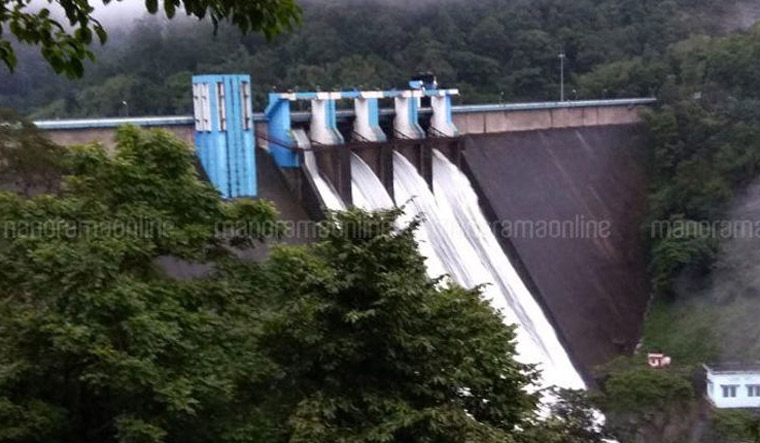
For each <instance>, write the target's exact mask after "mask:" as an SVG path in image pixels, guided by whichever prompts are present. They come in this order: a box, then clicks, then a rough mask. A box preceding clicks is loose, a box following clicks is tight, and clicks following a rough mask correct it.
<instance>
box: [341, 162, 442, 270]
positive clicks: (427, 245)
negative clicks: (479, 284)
mask: <svg viewBox="0 0 760 443" xmlns="http://www.w3.org/2000/svg"><path fill="white" fill-rule="evenodd" d="M351 186H352V187H351V194H352V197H353V199H354V205H356V206H357V207H359V208H362V209H365V210H369V211H375V210H378V209H389V208H392V207H394V203H393V199H392V198H391V196H390V194H388V191H387V190H386V189H385V186H383V184H382V183H381V182H380V180H379V179H378V178H377V176H376V175H375V173H374V172H373V171H372V169H371V168H370V167H369V165H367V163H365V162H364V160H362V159H361V157H359V156H358V155H356V154H351ZM401 203H402V204H403V203H404V202H401ZM413 217H414V215H413V214H410V213H409V211H405V212H404V214H403V215H402V216H401V217H400V219H399V220H398V223H399V225H400V226H407V225H408V224H409V223H410V222H411V221H412V219H413ZM414 235H415V238H416V240H417V245H418V248H419V251H420V254H421V255H422V256H423V257H425V265H426V267H427V272H428V275H429V276H430V277H431V278H436V277H440V276H441V275H443V274H446V272H447V271H446V269H445V268H444V267H443V264H442V263H441V259H440V258H439V257H438V254H437V253H436V251H435V250H434V249H433V247H432V244H431V242H430V239H429V238H428V235H427V232H426V231H425V230H423V229H418V230H417V232H415V234H414Z"/></svg>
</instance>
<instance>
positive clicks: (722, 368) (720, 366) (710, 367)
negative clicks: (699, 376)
mask: <svg viewBox="0 0 760 443" xmlns="http://www.w3.org/2000/svg"><path fill="white" fill-rule="evenodd" d="M705 369H707V371H708V372H712V373H714V374H735V373H760V362H755V363H739V362H728V363H715V364H706V365H705Z"/></svg>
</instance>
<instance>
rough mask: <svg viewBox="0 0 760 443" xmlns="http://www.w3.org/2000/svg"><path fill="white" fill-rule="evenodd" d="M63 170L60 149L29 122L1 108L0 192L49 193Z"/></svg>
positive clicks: (61, 150)
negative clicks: (0, 190) (1, 190)
mask: <svg viewBox="0 0 760 443" xmlns="http://www.w3.org/2000/svg"><path fill="white" fill-rule="evenodd" d="M62 171H63V149H62V148H61V147H60V146H57V145H55V144H54V143H52V142H51V141H50V140H48V139H47V138H46V137H45V136H44V135H43V134H42V133H41V132H40V131H39V130H38V129H37V127H35V126H34V125H33V124H32V123H31V122H29V121H26V120H24V119H22V118H20V117H19V116H18V115H17V114H16V113H14V112H12V111H9V110H4V109H0V189H5V190H10V191H16V192H21V193H23V194H25V195H29V194H30V193H32V192H48V193H49V192H52V191H53V190H55V189H56V188H57V186H58V183H59V182H60V179H61V173H62Z"/></svg>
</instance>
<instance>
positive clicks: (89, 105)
mask: <svg viewBox="0 0 760 443" xmlns="http://www.w3.org/2000/svg"><path fill="white" fill-rule="evenodd" d="M730 3H732V2H730V1H729V2H712V1H707V0H667V1H661V0H657V1H654V0H624V1H623V0H573V1H567V0H530V1H528V0H489V1H477V2H464V1H456V0H454V1H444V2H436V3H435V6H432V5H429V4H425V3H420V4H419V5H417V4H406V3H403V4H402V2H383V1H377V2H375V1H350V0H345V1H335V2H320V1H313V2H311V1H310V2H305V4H304V5H303V7H304V17H303V24H302V26H300V27H299V28H298V29H297V30H296V32H294V33H293V34H287V35H283V36H280V37H278V38H276V39H275V40H274V41H273V42H272V43H268V42H267V41H266V40H265V39H264V38H263V37H261V36H257V35H249V36H241V34H240V32H239V31H237V30H236V29H235V28H232V27H230V26H226V25H225V24H224V23H222V25H221V27H220V29H219V30H218V34H217V35H216V36H214V35H213V27H212V25H211V24H210V23H205V24H204V23H198V22H196V21H194V20H179V19H175V20H173V21H171V22H165V21H162V20H160V19H143V20H141V21H139V22H138V23H137V24H135V25H134V27H129V26H127V27H124V28H123V29H121V30H119V29H115V30H113V31H112V32H111V34H112V38H111V39H110V40H109V42H108V43H107V44H106V46H105V47H103V48H102V49H99V50H96V51H95V52H96V54H97V61H96V63H94V64H87V66H86V75H85V76H84V78H83V79H82V80H79V81H76V82H70V81H68V80H66V79H61V78H57V77H56V76H55V75H54V74H53V71H52V70H51V69H49V68H48V67H47V66H46V63H45V62H44V61H43V60H41V59H40V57H39V56H38V55H37V49H36V48H31V49H29V48H24V47H22V46H19V47H18V58H19V63H18V66H17V70H16V74H8V73H4V72H0V107H2V106H5V107H12V108H15V109H16V110H18V111H19V112H22V113H23V114H25V115H32V116H34V117H35V118H59V117H77V116H97V117H106V116H117V115H124V114H126V113H129V114H130V115H151V114H152V115H167V114H188V113H190V112H191V97H190V92H189V88H188V87H187V85H188V84H189V81H190V76H191V74H192V73H200V72H212V73H214V72H242V73H248V74H251V76H252V79H253V82H254V85H255V87H254V93H255V97H254V98H255V104H256V109H263V108H264V106H265V105H266V102H265V101H266V94H267V93H268V92H269V91H270V90H271V89H272V88H278V89H279V90H287V89H293V88H300V89H301V90H307V89H309V90H313V89H317V88H322V89H345V88H354V87H365V88H389V87H401V86H404V85H405V82H406V80H407V79H408V78H409V77H410V75H412V74H414V73H416V72H417V71H421V70H422V71H433V72H435V73H436V74H437V75H438V77H439V79H440V81H441V82H442V84H445V85H449V86H452V87H458V88H460V89H461V91H462V99H463V100H464V101H466V102H468V103H477V102H480V103H482V102H489V103H494V102H499V101H517V100H557V99H558V98H559V82H560V75H559V74H560V73H559V59H558V55H559V54H560V53H562V52H564V53H565V54H566V55H567V59H566V63H567V66H566V68H567V70H566V72H567V75H568V78H567V80H568V88H567V91H568V97H570V98H576V97H577V98H601V97H620V96H631V95H634V96H642V95H650V94H654V93H656V92H658V91H657V86H658V85H657V84H656V83H655V82H652V81H639V79H640V77H648V76H649V75H650V74H648V70H650V68H648V67H647V63H648V61H649V60H651V59H653V58H654V57H657V56H658V55H660V54H662V53H663V52H664V51H665V50H666V49H667V47H668V45H670V44H671V43H674V42H676V41H678V40H680V39H683V38H686V37H688V36H689V35H690V34H692V33H699V32H706V31H710V30H714V29H715V28H717V23H716V21H715V20H714V17H715V16H716V15H719V13H720V11H721V10H722V9H724V8H727V7H728V6H729V5H730ZM630 60H634V62H630ZM610 62H620V63H622V64H623V66H622V67H618V68H614V69H611V70H609V71H608V72H606V73H605V72H602V74H601V75H604V76H605V77H609V76H617V75H618V74H617V72H618V71H619V70H620V69H628V72H627V74H626V75H629V76H631V77H630V78H626V77H624V76H622V75H621V76H619V81H618V82H617V83H616V84H610V85H609V86H608V87H601V88H598V87H594V85H591V84H588V82H581V81H580V79H579V77H580V76H581V75H583V74H586V73H589V72H591V71H593V70H594V69H595V68H597V67H598V66H600V65H602V64H605V63H610ZM629 63H634V64H638V65H642V66H643V67H642V68H641V69H633V68H628V67H627V64H629ZM638 71H644V72H638ZM123 102H126V103H127V104H126V105H124V104H123Z"/></svg>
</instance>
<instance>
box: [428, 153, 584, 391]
mask: <svg viewBox="0 0 760 443" xmlns="http://www.w3.org/2000/svg"><path fill="white" fill-rule="evenodd" d="M433 189H434V190H435V192H434V194H435V198H436V201H437V202H438V204H439V206H441V207H447V208H450V209H451V210H452V211H453V213H454V217H455V218H456V221H457V223H458V224H459V227H460V228H461V229H462V231H463V232H464V234H465V236H466V238H467V240H468V241H469V242H470V245H471V246H472V247H473V249H474V250H475V253H476V254H477V259H478V260H479V261H480V262H481V263H482V264H483V266H485V267H486V269H487V270H488V271H489V273H490V275H491V277H492V279H493V281H494V282H495V284H496V289H498V292H499V296H500V299H498V300H494V305H496V306H498V305H501V303H502V301H503V302H505V303H506V305H507V306H508V307H509V309H510V310H511V311H512V312H513V314H514V316H515V318H517V323H518V324H519V325H520V330H521V331H524V332H525V335H527V336H529V339H530V341H531V344H532V346H534V347H535V348H537V350H539V351H540V355H537V356H536V357H537V359H538V360H537V361H535V363H538V364H540V367H541V368H542V369H543V371H544V383H546V384H548V385H558V386H562V387H566V388H573V389H582V388H584V387H585V385H584V383H583V380H582V378H581V376H580V374H579V373H578V371H577V370H576V368H575V367H574V366H573V364H572V362H571V360H570V358H569V356H568V354H567V352H566V351H565V349H564V347H563V346H562V344H561V343H560V341H559V339H558V337H557V334H556V332H555V330H554V328H553V327H552V325H551V323H550V322H549V320H548V319H547V317H546V315H545V314H544V312H543V310H542V309H541V307H540V306H539V304H538V302H537V301H536V299H535V297H533V295H532V294H531V293H530V291H529V290H528V288H527V286H526V285H525V283H524V282H523V281H522V278H520V275H519V274H518V273H517V270H516V269H515V267H514V266H513V265H512V263H511V262H510V260H509V258H508V257H507V255H506V254H505V253H504V250H503V249H502V248H501V245H500V244H499V241H498V239H497V238H496V235H495V234H494V232H493V229H492V227H491V225H490V224H489V223H488V221H487V220H486V217H485V216H484V214H483V212H482V210H481V208H480V204H479V202H478V196H477V194H476V193H475V190H474V189H473V187H472V184H471V183H470V180H469V179H468V178H467V176H466V175H465V174H464V173H463V172H462V171H461V170H460V169H459V168H458V167H457V166H456V165H454V164H453V163H452V162H451V161H449V159H448V158H446V156H444V155H443V154H442V153H441V152H440V151H438V150H437V149H436V150H433ZM521 338H522V339H525V338H526V337H521Z"/></svg>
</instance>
